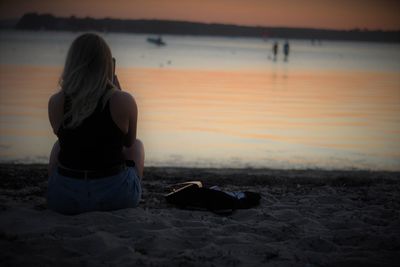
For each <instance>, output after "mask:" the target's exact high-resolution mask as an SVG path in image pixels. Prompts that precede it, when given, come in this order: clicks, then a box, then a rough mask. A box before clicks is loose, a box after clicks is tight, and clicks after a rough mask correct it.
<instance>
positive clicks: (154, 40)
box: [147, 37, 166, 46]
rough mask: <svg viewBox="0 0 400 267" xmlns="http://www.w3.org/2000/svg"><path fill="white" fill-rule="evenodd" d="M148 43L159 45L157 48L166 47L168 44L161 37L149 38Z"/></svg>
mask: <svg viewBox="0 0 400 267" xmlns="http://www.w3.org/2000/svg"><path fill="white" fill-rule="evenodd" d="M147 42H149V43H152V44H155V45H157V46H164V45H166V43H165V42H164V41H163V40H162V38H161V37H158V38H152V37H149V38H147Z"/></svg>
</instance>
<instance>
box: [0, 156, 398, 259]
mask: <svg viewBox="0 0 400 267" xmlns="http://www.w3.org/2000/svg"><path fill="white" fill-rule="evenodd" d="M188 180H201V181H203V183H204V185H205V186H212V185H219V186H220V187H221V188H223V189H225V190H232V191H236V190H243V191H245V190H248V191H254V192H259V193H260V194H261V196H262V199H261V204H260V205H259V206H258V207H255V208H252V209H247V210H237V211H235V212H234V213H233V214H231V215H229V216H220V215H216V214H214V213H211V212H207V211H193V210H182V209H177V208H175V207H173V206H171V205H169V204H167V203H166V202H165V200H164V197H163V195H164V193H165V188H166V186H168V185H170V184H174V183H178V182H182V181H188ZM0 184H1V186H0V246H1V247H2V248H3V249H2V256H0V264H1V265H4V266H8V265H12V266H19V265H25V266H26V265H28V266H37V265H40V266H53V265H56V264H57V265H60V266H64V265H79V264H80V265H85V266H98V265H112V266H115V265H122V266H132V265H136V266H293V265H295V266H315V265H322V266H396V264H397V263H398V262H399V259H400V257H399V256H398V255H399V252H400V216H399V214H400V212H399V211H400V172H373V171H323V170H274V169H211V168H201V169H196V168H172V167H164V168H162V167H147V168H146V169H145V174H144V179H143V183H142V184H143V197H142V201H141V202H140V205H139V207H138V208H135V209H123V210H117V211H111V212H89V213H84V214H79V215H75V216H65V215H61V214H57V213H54V212H52V211H50V210H48V209H47V207H46V201H45V198H44V195H45V193H46V190H47V174H46V165H45V164H31V165H22V164H0ZM22 251H23V252H24V257H21V252H22Z"/></svg>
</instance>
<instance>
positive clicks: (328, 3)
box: [0, 0, 400, 30]
mask: <svg viewBox="0 0 400 267" xmlns="http://www.w3.org/2000/svg"><path fill="white" fill-rule="evenodd" d="M26 12H38V13H52V14H54V15H57V16H71V15H75V16H78V17H82V16H90V17H97V18H103V17H112V18H125V19H168V20H188V21H199V22H215V23H229V24H240V25H261V26H288V27H313V28H331V29H353V28H362V29H363V28H368V29H386V30H399V29H400V15H399V14H400V1H399V0H279V1H270V0H143V1H137V0H112V1H109V0H103V1H102V0H0V18H1V19H5V18H16V17H20V16H21V15H22V14H24V13H26Z"/></svg>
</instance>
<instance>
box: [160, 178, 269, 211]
mask: <svg viewBox="0 0 400 267" xmlns="http://www.w3.org/2000/svg"><path fill="white" fill-rule="evenodd" d="M165 198H166V200H167V202H168V203H170V204H173V205H176V206H178V207H180V208H186V209H200V210H210V211H212V212H215V213H219V214H230V213H232V212H233V211H234V210H236V209H249V208H252V207H254V206H257V205H258V204H260V198H261V197H260V194H258V193H254V192H248V191H244V192H224V191H221V190H220V189H219V188H218V187H211V188H204V187H203V185H202V183H201V182H200V181H194V182H186V183H181V184H177V185H174V186H172V192H170V193H168V194H166V195H165Z"/></svg>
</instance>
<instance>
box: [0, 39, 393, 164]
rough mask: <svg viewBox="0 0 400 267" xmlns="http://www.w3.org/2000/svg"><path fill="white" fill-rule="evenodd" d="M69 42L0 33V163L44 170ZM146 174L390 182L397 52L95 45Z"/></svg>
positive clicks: (179, 42)
mask: <svg viewBox="0 0 400 267" xmlns="http://www.w3.org/2000/svg"><path fill="white" fill-rule="evenodd" d="M76 35H77V34H76V33H54V32H40V33H39V32H13V31H0V159H1V161H22V162H45V161H47V158H48V153H49V151H50V148H51V146H52V144H53V143H54V141H55V140H56V138H55V136H54V135H53V134H52V132H51V129H50V125H49V123H48V119H47V101H48V97H49V95H50V94H52V93H53V92H55V91H56V90H57V80H58V77H59V75H60V72H61V70H62V65H63V62H64V60H65V56H66V52H67V49H68V47H69V45H70V43H71V42H72V40H73V39H74V38H75V37H76ZM103 36H104V38H105V39H106V40H107V42H108V43H109V44H110V46H111V49H112V51H113V54H114V56H115V57H116V59H117V74H118V75H119V78H120V80H121V83H122V86H123V87H124V90H127V91H129V92H131V93H132V94H133V95H135V97H136V99H137V102H138V105H139V130H138V137H139V138H141V139H142V140H143V141H144V143H145V146H146V150H147V151H146V157H147V165H156V166H159V165H173V166H214V167H226V166H228V167H246V166H250V167H278V168H328V169H338V168H340V169H341V168H346V169H349V168H362V169H382V170H400V45H398V44H396V45H394V44H375V43H362V42H322V44H321V45H311V42H309V41H290V45H291V54H290V56H289V61H288V62H284V61H283V57H282V53H281V52H282V44H283V40H279V41H280V47H279V48H280V51H279V52H280V54H279V57H278V60H277V61H276V62H274V61H273V60H271V58H272V56H271V50H272V49H271V48H272V43H273V41H272V40H270V41H268V42H266V41H264V40H261V39H247V38H214V37H213V38H211V37H190V36H164V40H165V41H166V42H167V44H168V45H167V46H166V47H163V48H157V47H154V46H152V45H151V44H148V43H147V42H146V38H147V35H129V34H105V35H103Z"/></svg>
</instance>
